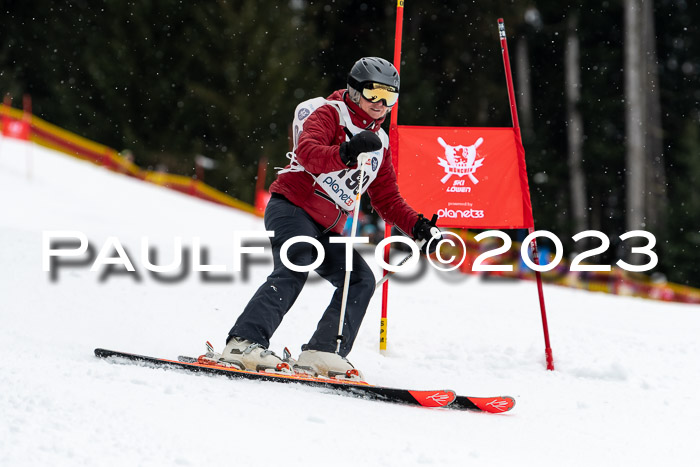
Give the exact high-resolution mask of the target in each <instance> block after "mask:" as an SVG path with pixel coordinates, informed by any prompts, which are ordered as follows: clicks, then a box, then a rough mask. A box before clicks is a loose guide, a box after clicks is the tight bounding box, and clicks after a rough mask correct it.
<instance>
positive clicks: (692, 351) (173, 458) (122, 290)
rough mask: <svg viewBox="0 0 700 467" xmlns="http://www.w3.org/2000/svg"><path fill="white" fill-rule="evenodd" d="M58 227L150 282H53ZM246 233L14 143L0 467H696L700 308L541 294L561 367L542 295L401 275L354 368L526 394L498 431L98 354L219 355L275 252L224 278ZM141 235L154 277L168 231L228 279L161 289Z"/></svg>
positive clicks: (160, 195)
mask: <svg viewBox="0 0 700 467" xmlns="http://www.w3.org/2000/svg"><path fill="white" fill-rule="evenodd" d="M27 160H31V161H32V165H33V168H32V174H31V179H29V178H28V177H27V169H26V161H27ZM50 230H77V231H81V232H83V233H85V235H86V236H87V237H88V239H89V240H90V245H91V247H92V248H94V250H93V253H94V254H96V253H97V252H99V251H100V249H101V248H102V246H103V245H104V244H105V242H106V241H107V239H108V237H110V236H114V237H116V238H117V239H118V240H119V242H120V243H121V244H122V245H123V246H124V247H125V249H126V251H127V252H128V254H129V258H130V259H131V261H132V262H133V263H134V267H135V268H136V270H137V273H138V275H137V274H136V273H124V272H123V271H124V268H122V267H121V266H117V267H115V268H114V269H113V270H110V269H108V268H107V267H105V266H100V267H99V268H98V270H97V271H94V272H93V271H91V270H90V266H91V263H90V262H86V261H85V260H81V259H80V258H78V260H80V262H79V263H78V264H73V265H62V266H60V267H58V269H57V270H56V269H55V268H54V271H53V273H55V277H54V278H53V279H52V273H48V272H44V271H43V270H42V232H44V231H50ZM244 230H256V231H262V230H263V227H262V221H261V219H259V218H256V217H254V216H250V215H248V214H244V213H241V212H238V211H235V210H233V209H228V208H224V207H219V206H216V205H213V204H210V203H206V202H202V201H199V200H196V199H193V198H190V197H187V196H184V195H181V194H178V193H175V192H172V191H170V190H167V189H163V188H160V187H156V186H153V185H149V184H147V183H143V182H140V181H137V180H133V179H129V178H127V177H125V176H122V175H118V174H115V173H112V172H109V171H107V170H104V169H102V168H100V167H96V166H94V165H92V164H89V163H86V162H82V161H79V160H75V159H73V158H70V157H67V156H64V155H61V154H57V153H54V152H52V151H49V150H46V149H43V148H40V147H37V146H33V145H25V143H21V142H17V141H13V140H8V139H4V140H3V139H0V245H1V247H0V355H1V356H2V360H1V361H2V363H1V364H0V365H1V371H0V465H2V466H21V465H27V466H36V465H58V466H60V465H89V466H96V465H117V466H124V465H210V466H217V465H260V466H264V465H281V466H302V465H303V466H306V465H328V464H329V463H330V464H332V465H338V466H345V465H353V466H354V465H386V466H394V465H396V466H406V465H438V466H443V465H484V466H498V465H504V466H513V465H536V466H540V467H545V466H578V465H580V466H590V465H598V466H607V465H610V466H613V465H614V466H620V465H637V466H639V465H650V466H651V465H674V466H690V465H698V458H700V444H699V443H698V440H697V438H698V434H699V430H698V427H699V426H700V405H699V404H697V403H695V397H694V393H695V392H696V390H697V388H698V387H700V344H699V343H698V342H699V340H698V335H699V334H700V332H699V331H700V308H698V306H691V305H681V304H667V303H660V302H655V301H647V300H642V299H637V298H626V297H616V296H608V295H604V294H596V293H590V292H585V291H580V290H570V289H565V288H560V287H554V286H545V298H546V301H547V305H548V315H549V324H550V331H551V337H552V347H553V350H554V358H555V365H556V371H554V372H548V371H546V370H545V369H544V352H543V347H544V345H543V339H542V330H541V323H540V318H539V309H538V304H537V293H536V288H535V285H534V284H533V283H531V282H510V281H509V282H484V281H483V280H481V279H479V278H476V277H470V276H464V275H460V274H446V273H441V274H438V273H436V272H434V271H432V270H428V272H427V273H425V274H423V275H420V276H419V277H418V278H417V279H413V280H408V279H405V280H404V281H403V282H401V281H397V280H394V279H392V281H393V283H392V285H391V287H390V310H389V352H388V353H387V354H384V355H383V354H380V353H379V352H378V350H377V347H378V344H377V338H378V328H379V324H378V323H379V313H380V295H379V294H377V295H376V296H375V298H374V299H373V301H372V303H371V305H370V309H369V311H368V314H367V318H366V320H365V323H364V325H363V327H362V329H361V331H360V335H359V338H358V340H357V343H356V346H355V349H354V350H353V352H352V353H351V355H350V359H351V360H352V361H353V362H354V363H355V364H356V365H357V366H358V367H359V368H361V369H362V370H363V371H364V373H365V375H366V377H367V378H368V379H369V380H370V381H371V382H373V383H376V384H381V385H389V386H398V387H410V388H415V389H435V388H452V389H454V390H456V391H457V392H458V393H460V394H465V395H473V396H488V395H500V394H507V395H512V396H514V397H515V398H516V400H517V405H516V407H515V409H514V410H513V411H512V412H510V413H508V414H505V415H490V414H479V413H471V412H458V411H449V410H431V409H422V408H414V407H404V406H400V405H391V404H386V403H381V402H371V401H366V400H361V399H355V398H348V397H342V396H338V395H333V394H327V393H324V392H322V391H320V390H316V389H311V388H304V387H295V386H289V385H276V384H270V383H261V382H253V381H232V380H228V379H222V378H216V377H211V376H197V375H192V374H184V373H179V372H176V371H164V370H155V369H151V368H143V367H137V366H130V365H116V364H113V363H109V362H107V361H103V360H99V359H97V358H95V357H94V355H93V349H94V348H95V347H104V348H108V349H117V350H124V351H129V352H134V353H141V354H146V355H153V356H162V357H169V358H175V357H177V355H179V354H186V355H195V356H196V355H198V354H199V353H201V352H202V351H203V348H204V342H205V341H206V340H211V341H212V342H213V343H214V345H215V346H216V347H218V348H219V349H220V348H221V347H222V346H223V344H224V338H225V336H226V334H227V332H228V329H229V328H230V326H231V325H232V324H233V322H234V321H235V319H236V317H237V315H238V313H239V312H240V311H241V310H242V308H243V306H244V304H245V303H246V301H247V300H248V298H249V297H250V296H251V295H252V293H253V292H254V290H255V289H256V288H257V286H258V285H259V283H261V282H262V281H263V280H264V277H265V276H266V274H267V273H268V269H269V266H270V264H271V261H270V260H269V259H268V256H269V255H268V253H269V249H266V254H256V255H253V258H254V259H255V261H253V262H252V264H250V265H249V266H248V267H247V268H245V269H244V271H245V274H243V273H233V272H231V269H232V267H233V259H232V258H233V243H232V236H233V233H234V232H236V231H244ZM142 237H148V238H149V240H150V242H151V244H152V245H153V246H154V247H155V248H156V250H157V251H158V253H159V256H158V258H159V259H158V260H155V259H153V258H152V260H153V261H154V262H156V263H157V264H166V263H167V262H169V261H170V260H171V259H172V258H173V255H174V253H173V244H174V241H175V237H182V242H183V244H184V245H185V246H190V247H191V245H192V242H193V239H194V237H199V238H200V239H201V243H202V245H203V246H204V247H205V248H207V250H208V251H209V258H208V261H209V264H220V265H226V267H227V269H228V273H227V274H228V277H224V278H223V279H222V276H223V275H222V274H221V273H217V277H219V279H222V280H219V281H216V282H215V281H212V280H208V279H203V278H202V277H201V276H200V275H199V273H194V272H189V273H187V274H185V277H184V278H182V277H180V278H177V277H176V278H175V279H173V280H171V281H170V282H165V281H164V280H163V278H164V277H165V276H168V277H171V276H173V274H169V275H166V274H161V275H156V276H155V277H154V276H153V275H151V274H150V273H149V272H148V271H146V270H145V268H144V266H143V262H142V261H141V239H142ZM110 251H111V249H110ZM397 260H398V257H397V258H396V259H395V261H397ZM110 271H112V272H110ZM186 271H187V270H186ZM377 271H378V269H377ZM403 276H404V278H405V277H406V276H410V274H408V273H404V274H403ZM330 293H331V289H330V286H328V285H326V284H325V283H323V281H320V280H310V283H309V285H308V286H307V288H306V289H305V290H304V291H303V293H302V295H301V297H300V298H299V301H298V302H297V304H296V305H295V306H294V308H293V309H292V311H291V312H290V313H289V314H288V316H287V318H286V320H285V322H284V323H283V324H282V326H281V328H280V329H279V331H278V332H277V334H276V335H275V336H274V338H273V341H272V348H273V350H276V351H278V352H279V351H281V349H282V348H283V346H285V345H286V346H289V348H290V349H292V350H293V351H294V352H298V350H299V347H300V346H301V344H303V343H304V342H305V339H307V338H308V337H309V336H310V334H311V332H312V331H313V329H314V328H315V324H316V320H317V319H318V317H319V316H320V313H321V310H323V309H324V308H325V304H326V302H327V300H329V299H330Z"/></svg>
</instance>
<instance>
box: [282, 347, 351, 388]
mask: <svg viewBox="0 0 700 467" xmlns="http://www.w3.org/2000/svg"><path fill="white" fill-rule="evenodd" d="M293 368H294V371H295V372H297V373H301V374H306V375H309V376H313V377H319V376H321V377H326V378H331V379H336V380H339V381H357V382H361V381H364V376H363V375H362V372H361V371H360V370H358V369H357V368H355V367H354V366H353V364H352V363H350V362H349V361H348V359H347V358H345V357H341V356H340V355H338V354H337V353H334V352H322V351H320V350H304V351H303V352H302V353H301V354H299V358H298V359H297V360H296V361H295V362H294V363H293Z"/></svg>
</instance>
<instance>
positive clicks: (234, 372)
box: [95, 348, 515, 413]
mask: <svg viewBox="0 0 700 467" xmlns="http://www.w3.org/2000/svg"><path fill="white" fill-rule="evenodd" d="M95 356H97V357H99V358H103V359H108V360H110V361H114V362H120V361H121V362H125V363H133V364H137V365H142V366H147V367H151V368H165V369H179V370H183V371H189V372H194V373H201V374H208V375H217V376H225V377H228V378H242V379H249V380H257V381H271V382H279V383H295V384H301V385H305V386H311V387H315V388H320V389H324V390H327V391H329V392H332V393H336V394H344V395H349V396H355V397H360V398H363V399H369V400H375V401H384V402H391V403H397V404H405V405H414V406H421V407H430V408H446V409H457V410H472V411H478V412H489V413H503V412H508V411H509V410H511V409H512V408H513V406H514V405H515V400H514V399H513V398H512V397H509V396H497V397H468V396H458V395H456V394H455V392H454V391H451V390H445V389H440V390H432V391H417V390H410V389H398V388H390V387H383V386H374V385H372V384H369V383H366V382H364V381H363V382H359V381H338V380H333V379H330V378H317V377H311V376H306V375H300V374H295V375H283V374H275V373H264V372H257V371H247V370H239V369H237V368H230V367H224V366H220V365H215V364H211V363H202V362H201V361H199V360H198V359H196V358H192V357H180V358H179V360H168V359H165V358H156V357H148V356H144V355H137V354H131V353H126V352H119V351H115V350H107V349H99V348H98V349H95Z"/></svg>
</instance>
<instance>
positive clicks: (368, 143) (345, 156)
mask: <svg viewBox="0 0 700 467" xmlns="http://www.w3.org/2000/svg"><path fill="white" fill-rule="evenodd" d="M381 147H382V140H380V139H379V136H377V135H376V134H374V133H373V132H371V131H369V130H364V131H361V132H359V133H358V134H356V135H355V136H353V137H352V138H350V141H345V142H344V143H341V144H340V159H341V160H342V161H343V163H344V164H345V165H347V166H348V167H354V166H356V165H357V156H358V155H360V154H361V153H363V152H372V151H376V150H378V149H381Z"/></svg>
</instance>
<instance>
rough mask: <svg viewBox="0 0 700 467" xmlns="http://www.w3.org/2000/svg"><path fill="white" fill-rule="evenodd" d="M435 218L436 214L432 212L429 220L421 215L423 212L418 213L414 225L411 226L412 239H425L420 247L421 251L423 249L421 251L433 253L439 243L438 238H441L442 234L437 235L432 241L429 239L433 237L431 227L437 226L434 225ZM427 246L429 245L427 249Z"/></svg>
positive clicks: (436, 218) (435, 222)
mask: <svg viewBox="0 0 700 467" xmlns="http://www.w3.org/2000/svg"><path fill="white" fill-rule="evenodd" d="M437 220H438V215H437V214H433V217H432V218H431V219H430V220H428V219H427V218H425V217H423V214H418V220H417V221H416V225H414V226H413V232H412V233H413V239H414V240H416V241H421V240H424V241H425V244H424V245H423V246H422V247H421V251H423V253H433V252H434V251H435V249H436V248H437V245H438V243H440V240H442V235H439V236H437V237H436V238H435V240H433V241H432V242H431V241H430V239H431V238H433V232H431V230H432V229H433V228H435V229H437V226H436V225H435V224H437ZM438 231H439V229H438ZM428 246H430V249H429V250H428V249H427V248H428Z"/></svg>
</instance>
